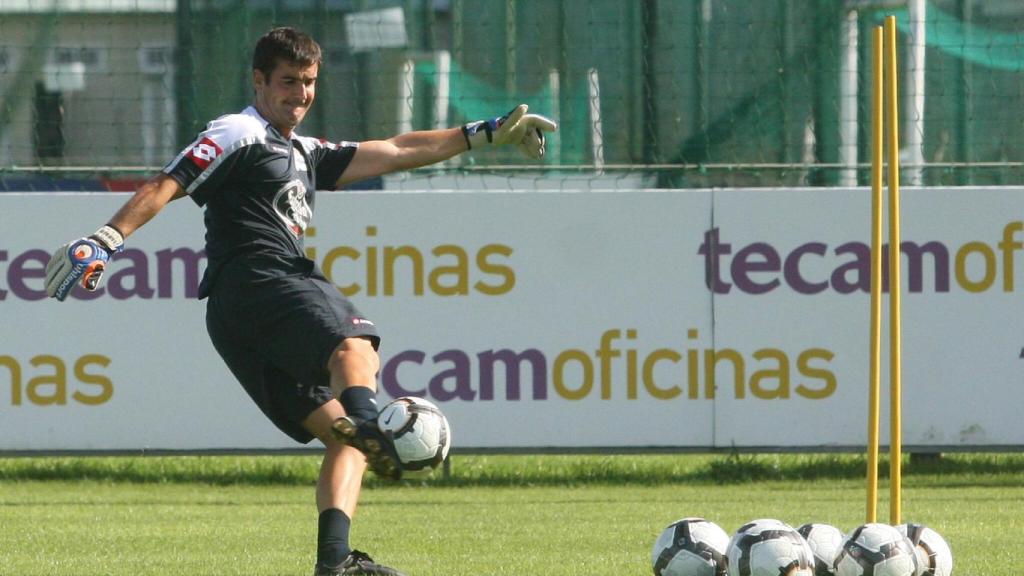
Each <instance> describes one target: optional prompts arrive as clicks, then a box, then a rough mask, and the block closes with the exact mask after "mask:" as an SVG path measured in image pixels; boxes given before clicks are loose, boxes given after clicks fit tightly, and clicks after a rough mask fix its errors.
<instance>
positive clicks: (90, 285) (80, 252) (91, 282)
mask: <svg viewBox="0 0 1024 576" xmlns="http://www.w3.org/2000/svg"><path fill="white" fill-rule="evenodd" d="M123 244H124V235H123V234H121V233H120V232H118V231H117V229H116V228H114V227H113V226H111V225H109V224H108V225H106V226H104V227H102V228H100V229H99V230H97V231H96V233H95V234H93V235H92V236H89V237H88V238H79V239H78V240H73V241H71V242H68V243H67V244H65V245H63V246H61V247H60V248H58V249H57V251H56V252H54V253H53V256H51V257H50V262H49V263H47V265H46V294H47V295H48V296H49V297H50V298H56V299H57V300H59V301H61V302H63V301H64V299H65V298H67V297H68V294H70V293H71V290H72V289H73V288H74V287H75V285H76V284H79V283H81V285H82V287H84V288H85V289H86V290H89V291H90V292H92V291H94V290H96V289H97V288H99V286H100V279H102V278H103V271H104V269H105V268H106V266H107V261H108V260H110V257H111V256H113V255H114V253H116V252H120V251H121V246H122V245H123ZM79 281H81V282H79Z"/></svg>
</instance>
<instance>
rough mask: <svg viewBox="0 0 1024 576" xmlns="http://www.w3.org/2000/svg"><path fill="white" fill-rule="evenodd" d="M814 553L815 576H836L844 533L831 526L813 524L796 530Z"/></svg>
mask: <svg viewBox="0 0 1024 576" xmlns="http://www.w3.org/2000/svg"><path fill="white" fill-rule="evenodd" d="M796 531H797V532H799V533H800V535H801V536H803V537H804V540H807V543H808V544H810V546H811V552H814V574H815V576H834V575H835V573H836V571H835V561H836V556H838V555H839V550H841V549H842V547H843V539H844V538H845V537H844V535H843V531H842V530H840V529H839V528H836V527H835V526H833V525H831V524H822V523H819V522H812V523H809V524H804V525H803V526H801V527H799V528H797V529H796Z"/></svg>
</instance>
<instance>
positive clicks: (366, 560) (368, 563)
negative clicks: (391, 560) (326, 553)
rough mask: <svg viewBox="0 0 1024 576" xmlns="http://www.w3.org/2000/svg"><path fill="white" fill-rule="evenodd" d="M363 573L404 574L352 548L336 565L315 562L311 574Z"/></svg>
mask: <svg viewBox="0 0 1024 576" xmlns="http://www.w3.org/2000/svg"><path fill="white" fill-rule="evenodd" d="M364 575H379V576H405V575H404V574H402V573H401V572H399V571H398V570H395V569H394V568H388V567H387V566H381V565H380V564H377V563H375V562H374V561H373V558H370V556H369V555H368V554H366V552H360V551H359V550H353V551H352V552H351V553H350V554H349V555H348V556H347V557H346V558H345V559H344V560H343V561H342V562H341V564H338V565H337V566H325V565H324V564H317V565H316V569H315V570H314V571H313V576H364Z"/></svg>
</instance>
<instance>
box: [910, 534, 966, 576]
mask: <svg viewBox="0 0 1024 576" xmlns="http://www.w3.org/2000/svg"><path fill="white" fill-rule="evenodd" d="M896 529H897V530H899V531H900V533H902V534H903V535H905V536H906V537H907V538H909V539H910V543H911V544H913V545H914V550H915V551H916V552H917V561H918V564H919V566H918V572H917V576H949V574H950V573H951V572H953V552H952V551H950V549H949V544H947V543H946V540H945V539H943V538H942V536H940V535H939V533H938V532H936V531H935V530H932V529H931V528H929V527H927V526H925V525H923V524H900V525H899V526H897V527H896Z"/></svg>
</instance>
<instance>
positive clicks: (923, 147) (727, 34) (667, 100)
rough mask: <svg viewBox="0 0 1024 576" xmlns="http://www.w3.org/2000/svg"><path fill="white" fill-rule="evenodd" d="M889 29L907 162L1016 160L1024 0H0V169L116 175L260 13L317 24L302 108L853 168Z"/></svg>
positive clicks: (626, 162) (214, 90)
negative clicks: (875, 59) (318, 64)
mask: <svg viewBox="0 0 1024 576" xmlns="http://www.w3.org/2000/svg"><path fill="white" fill-rule="evenodd" d="M887 14H895V15H896V16H897V17H898V21H899V29H900V38H899V43H900V87H901V110H900V114H901V126H900V128H901V135H902V137H903V147H902V154H903V159H904V161H903V169H904V178H903V180H904V184H911V185H912V184H923V185H929V184H932V185H935V184H943V185H946V184H960V185H966V184H970V185H989V184H1021V183H1024V167H1022V166H1024V165H1022V162H1024V3H1022V2H1020V1H1019V0H988V1H985V2H980V1H971V0H931V1H925V0H907V1H895V2H894V1H891V0H890V1H881V0H880V1H877V2H867V1H863V0H846V1H843V0H835V1H827V2H821V1H820V0H763V1H756V2H752V1H750V0H629V1H623V0H405V1H396V0H392V1H387V0H256V1H245V2H243V1H240V0H177V1H175V0H74V1H72V0H0V98H2V103H0V190H4V189H6V190H22V189H53V188H55V187H56V188H64V189H118V188H119V187H130V183H131V180H132V179H133V178H139V177H141V176H142V175H144V174H145V173H148V172H151V171H155V170H158V169H159V168H160V167H161V166H162V165H163V164H165V163H166V162H167V161H169V160H170V159H171V158H172V157H173V156H174V155H175V154H176V153H177V152H178V151H179V149H180V147H182V146H184V145H185V144H187V143H188V142H189V141H190V140H191V139H192V138H193V136H194V135H195V134H196V132H197V131H198V130H199V129H201V128H202V126H203V125H204V124H205V123H206V122H207V121H208V120H210V119H212V118H214V117H216V116H219V115H221V114H225V113H230V112H236V111H238V110H240V109H241V108H243V107H244V106H245V105H247V104H248V103H249V102H250V99H251V76H252V73H251V62H250V58H251V50H252V46H253V44H254V42H255V40H256V39H257V38H258V37H259V36H260V35H261V34H263V33H264V32H266V31H267V30H268V29H270V28H271V27H272V26H275V25H293V26H298V27H300V28H302V29H304V30H305V31H307V32H309V33H310V34H312V35H313V36H314V37H315V38H316V39H317V40H318V41H319V42H320V44H321V45H322V46H323V48H324V51H325V62H324V65H323V67H322V70H321V73H320V82H319V87H318V92H317V103H316V104H315V105H314V107H313V110H312V111H311V112H310V114H309V115H308V116H307V119H306V121H305V123H304V125H303V126H302V127H301V128H300V132H302V133H304V134H308V135H312V136H321V137H327V138H331V139H335V140H342V139H344V140H360V139H367V138H379V137H387V136H390V135H392V134H394V133H397V132H401V131H405V130H410V129H423V128H432V127H435V126H450V125H457V124H459V123H463V122H466V121H471V120H475V119H480V118H484V117H491V116H495V115H499V114H501V113H504V112H505V111H507V110H508V109H509V108H510V107H511V106H513V105H514V104H516V103H519V102H526V103H528V104H529V105H530V107H531V109H532V110H535V111H537V112H540V113H543V114H548V115H552V116H554V117H556V118H557V119H558V120H559V121H560V129H559V132H558V133H557V134H556V135H555V136H554V137H553V139H552V141H551V143H550V145H549V154H548V156H547V157H546V158H545V159H544V161H543V163H542V164H540V165H536V164H525V163H521V162H520V161H519V160H518V159H515V158H511V157H510V156H509V155H507V154H497V153H494V154H492V153H487V154H479V155H473V156H472V157H468V156H467V157H463V158H460V159H458V160H457V161H454V162H449V163H447V164H445V165H443V166H442V167H440V168H432V169H431V170H430V172H431V173H434V174H436V173H444V174H449V175H451V174H456V175H457V174H465V173H474V174H478V173H486V174H487V175H488V176H489V177H490V178H497V179H502V178H505V179H511V178H515V177H517V176H522V175H524V174H525V175H529V177H531V178H534V179H543V180H545V181H555V182H572V183H573V185H576V184H578V183H582V185H583V186H590V187H607V186H608V183H609V182H613V183H614V182H615V181H617V180H626V181H629V182H641V183H642V184H643V185H645V186H658V187H683V188H685V187H697V186H734V185H755V186H774V185H813V186H831V185H863V184H865V183H866V182H867V177H868V172H869V167H868V164H867V162H868V150H867V147H868V143H867V142H868V138H867V136H868V133H869V117H870V114H869V100H868V87H869V83H870V80H869V71H868V70H867V62H868V52H869V49H870V47H869V42H868V31H869V29H870V28H871V27H873V26H875V25H877V24H878V23H879V22H880V21H881V19H882V18H883V17H884V16H885V15H887Z"/></svg>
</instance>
